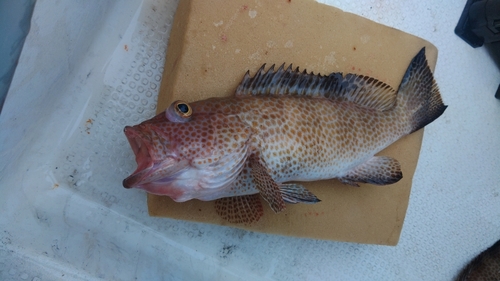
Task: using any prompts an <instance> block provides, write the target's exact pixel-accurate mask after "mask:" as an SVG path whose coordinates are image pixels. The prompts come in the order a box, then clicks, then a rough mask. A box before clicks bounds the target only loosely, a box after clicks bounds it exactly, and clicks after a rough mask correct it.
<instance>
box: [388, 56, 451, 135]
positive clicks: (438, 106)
mask: <svg viewBox="0 0 500 281" xmlns="http://www.w3.org/2000/svg"><path fill="white" fill-rule="evenodd" d="M396 105H397V109H398V110H399V111H400V113H401V114H402V115H403V116H406V117H407V120H406V125H407V126H406V127H407V133H408V134H410V133H413V132H415V131H418V130H419V129H421V128H423V127H425V126H426V125H427V124H429V123H431V122H432V121H434V120H436V119H437V118H438V117H439V116H441V114H443V112H444V111H445V109H446V107H447V106H446V105H444V104H443V100H442V99H441V95H440V93H439V89H438V86H437V84H436V81H435V80H434V76H433V75H432V72H431V70H430V68H429V65H428V64H427V59H426V57H425V48H422V50H420V52H419V53H418V54H417V55H416V56H415V57H414V58H413V60H412V61H411V63H410V65H409V66H408V69H407V70H406V73H405V75H404V77H403V80H402V81H401V85H400V86H399V91H398V94H397V100H396Z"/></svg>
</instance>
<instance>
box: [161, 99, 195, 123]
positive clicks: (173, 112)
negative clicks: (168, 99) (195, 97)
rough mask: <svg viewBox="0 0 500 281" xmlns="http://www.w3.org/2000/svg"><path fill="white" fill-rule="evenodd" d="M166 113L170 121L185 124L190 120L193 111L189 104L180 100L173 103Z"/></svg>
mask: <svg viewBox="0 0 500 281" xmlns="http://www.w3.org/2000/svg"><path fill="white" fill-rule="evenodd" d="M165 113H166V116H167V119H168V120H169V121H171V122H175V123H183V122H186V121H188V120H189V119H190V117H191V114H193V111H192V109H191V106H190V105H189V104H188V103H187V102H184V101H181V100H178V101H175V102H173V103H172V104H171V105H170V107H169V108H168V109H167V110H166V112H165Z"/></svg>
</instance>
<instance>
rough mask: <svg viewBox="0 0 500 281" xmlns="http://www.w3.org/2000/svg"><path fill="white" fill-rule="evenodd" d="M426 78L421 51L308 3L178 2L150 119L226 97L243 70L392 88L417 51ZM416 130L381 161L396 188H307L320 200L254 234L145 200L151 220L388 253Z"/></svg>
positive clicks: (192, 204)
mask: <svg viewBox="0 0 500 281" xmlns="http://www.w3.org/2000/svg"><path fill="white" fill-rule="evenodd" d="M424 46H425V47H426V48H427V51H426V52H427V58H428V60H429V64H430V66H431V69H434V66H435V63H436V58H437V49H436V48H435V47H434V46H433V45H432V44H430V43H429V42H427V41H425V40H423V39H420V38H418V37H415V36H412V35H409V34H407V33H404V32H402V31H399V30H396V29H393V28H389V27H386V26H383V25H380V24H377V23H375V22H372V21H370V20H367V19H364V18H362V17H359V16H357V15H353V14H350V13H345V12H343V11H341V10H339V9H336V8H333V7H329V6H326V5H323V4H319V3H316V2H314V1H310V0H292V1H290V0H272V1H271V0H231V1H225V0H181V1H180V3H179V7H178V10H177V13H176V15H175V18H174V24H173V27H172V31H171V35H170V41H169V43H168V52H167V58H166V63H165V70H164V73H163V80H162V84H161V89H160V93H159V98H158V112H160V111H163V110H164V109H165V108H167V107H168V106H169V105H170V103H171V102H172V101H174V100H177V99H182V100H185V101H188V102H190V101H195V100H200V99H205V98H208V97H214V96H218V97H222V96H230V95H232V94H233V92H234V90H235V89H236V87H237V85H238V83H239V82H240V80H241V78H242V77H243V75H244V73H245V72H246V71H247V70H250V72H251V74H254V73H255V71H256V70H257V69H258V68H259V67H260V66H261V65H262V64H263V63H268V64H269V65H270V64H277V65H281V64H282V63H283V62H286V63H293V64H294V66H300V68H301V69H304V68H306V69H307V70H308V71H314V73H317V72H320V73H322V74H329V73H330V72H339V71H340V72H346V73H349V72H350V73H357V74H364V75H369V76H372V77H374V78H377V79H379V80H381V81H383V82H385V83H387V84H389V85H391V86H392V87H393V88H398V87H399V83H400V81H401V79H402V77H403V74H404V72H405V70H406V68H407V67H408V64H409V62H410V60H411V59H412V58H413V56H415V55H416V54H417V52H418V51H419V50H420V48H422V47H424ZM422 135H423V131H422V130H420V131H418V132H416V133H414V134H412V135H410V136H407V137H404V138H403V139H401V140H399V141H398V142H396V143H394V144H393V145H391V146H390V147H389V148H387V149H386V150H384V151H382V152H380V153H379V154H380V155H387V156H391V157H394V158H396V159H398V160H399V161H400V162H401V165H402V169H403V179H402V180H401V181H400V182H398V183H396V184H393V185H390V186H374V185H368V184H366V185H362V186H361V187H359V188H356V187H352V186H347V185H343V184H341V183H339V182H338V181H336V180H329V181H319V182H311V183H306V184H305V186H306V187H307V188H308V189H309V190H311V191H312V192H313V193H314V194H316V195H317V196H318V198H320V199H321V200H322V201H321V202H320V203H318V204H314V205H306V204H296V205H287V210H286V211H285V212H282V213H280V214H274V213H273V211H272V210H271V209H270V208H269V207H268V205H267V203H265V202H264V205H265V207H264V209H265V210H264V211H265V213H264V216H263V217H262V218H261V219H260V220H259V221H258V222H257V223H255V224H252V225H231V224H230V223H228V222H225V221H223V220H222V219H221V218H219V217H218V216H217V214H216V213H215V211H214V206H213V202H201V201H198V200H191V201H189V202H185V203H175V202H173V201H172V200H171V199H170V198H168V197H162V196H155V195H148V207H149V214H150V215H152V216H161V217H169V218H175V219H183V220H192V221H199V222H206V223H214V224H221V225H229V226H234V227H239V228H244V229H248V230H253V231H259V232H266V233H275V234H281V235H290V236H297V237H310V238H316V239H328V240H339V241H351V242H359V243H371V244H385V245H396V244H397V242H398V240H399V235H400V233H401V229H402V226H403V221H404V217H405V214H406V209H407V207H408V200H409V195H410V189H411V183H412V177H413V174H414V172H415V168H416V165H417V160H418V155H419V152H420V146H421V141H422Z"/></svg>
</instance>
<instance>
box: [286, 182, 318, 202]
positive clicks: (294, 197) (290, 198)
mask: <svg viewBox="0 0 500 281" xmlns="http://www.w3.org/2000/svg"><path fill="white" fill-rule="evenodd" d="M280 191H281V196H282V197H283V200H284V201H285V202H286V203H290V204H296V203H306V204H314V203H318V202H320V201H321V200H319V199H318V197H316V195H314V194H313V193H312V192H311V191H309V190H307V189H306V188H305V187H304V186H302V185H300V184H296V183H289V184H282V185H280Z"/></svg>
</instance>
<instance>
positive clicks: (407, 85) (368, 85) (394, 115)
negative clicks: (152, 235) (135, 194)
mask: <svg viewBox="0 0 500 281" xmlns="http://www.w3.org/2000/svg"><path fill="white" fill-rule="evenodd" d="M446 107H447V106H446V105H444V104H443V101H442V98H441V95H440V93H439V89H438V86H437V84H436V81H435V79H434V77H433V74H432V72H431V70H430V69H429V66H428V63H427V59H426V56H425V48H422V49H421V50H420V52H419V53H418V54H417V55H416V56H415V57H414V58H413V59H412V60H411V62H410V64H409V66H408V69H407V70H406V72H405V74H404V76H403V79H402V81H401V84H400V86H399V88H398V89H397V90H395V89H393V88H392V87H391V86H389V85H387V84H386V83H384V82H382V81H379V80H377V79H375V78H372V77H368V76H364V75H358V74H352V73H349V74H343V73H341V72H333V73H331V74H329V75H321V74H314V73H313V72H310V73H309V72H307V70H304V71H300V69H299V68H298V67H297V68H295V69H294V68H293V66H292V65H289V66H288V67H285V64H282V65H281V66H280V67H279V68H277V69H276V70H275V66H274V65H273V66H271V67H270V68H268V69H267V70H266V65H265V64H264V65H263V66H262V67H261V68H260V69H259V70H258V71H257V73H256V74H255V75H254V76H251V75H250V72H249V71H247V72H246V73H245V75H244V76H243V79H242V81H241V82H240V84H239V86H238V87H237V88H236V90H235V93H234V95H233V96H231V97H218V98H209V99H206V100H201V101H195V102H191V103H188V102H185V101H181V100H178V101H175V102H173V103H172V104H171V105H170V106H169V107H168V108H167V109H166V110H165V111H163V112H161V113H160V114H158V115H156V116H155V117H153V118H151V119H149V120H146V121H144V122H142V123H140V124H138V125H135V126H126V127H125V128H124V134H125V136H126V138H127V140H128V142H129V144H130V146H131V148H132V150H133V152H134V154H135V160H136V163H137V169H136V170H135V171H134V172H133V173H132V174H131V175H130V176H129V177H127V178H126V179H124V180H123V186H124V187H125V188H139V189H142V190H145V191H146V192H149V193H152V194H156V195H163V196H169V197H170V198H172V199H173V200H174V201H176V202H185V201H188V200H192V199H198V200H202V201H212V200H213V201H215V204H214V205H215V209H216V212H217V214H219V215H220V216H221V217H222V218H223V219H225V220H227V221H229V222H231V223H245V224H250V223H253V222H256V221H258V220H259V219H260V218H261V217H262V215H263V205H262V201H261V198H263V199H264V200H265V201H266V202H267V203H268V205H269V207H270V208H271V209H272V210H273V211H274V212H276V213H278V212H281V211H283V210H285V208H286V204H296V203H306V204H314V203H318V202H320V199H319V198H317V197H316V196H315V195H314V194H313V193H312V192H310V191H309V190H307V189H306V188H305V187H304V186H303V185H302V184H300V182H307V181H317V180H324V179H338V180H340V181H341V182H342V183H345V184H349V185H354V186H358V185H359V184H360V183H368V184H374V185H387V184H393V183H396V182H397V181H399V180H400V179H401V178H402V177H403V174H402V171H401V165H400V164H399V162H398V161H397V160H396V159H394V158H390V157H387V156H377V155H376V154H377V153H378V152H380V151H381V150H382V149H384V148H386V147H387V146H389V145H390V144H392V143H394V142H395V141H397V140H398V139H400V138H401V137H403V136H405V135H408V134H411V133H413V132H415V131H417V130H420V129H421V128H423V127H425V126H426V125H428V124H429V123H431V122H433V121H434V120H435V119H437V118H438V117H439V116H441V115H442V114H443V112H444V111H445V109H446Z"/></svg>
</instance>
